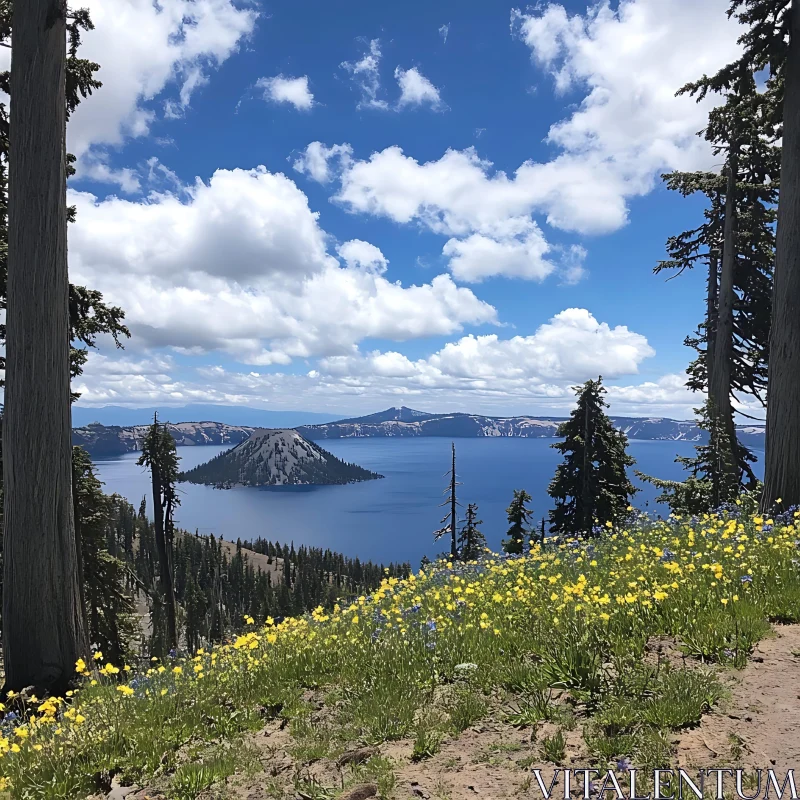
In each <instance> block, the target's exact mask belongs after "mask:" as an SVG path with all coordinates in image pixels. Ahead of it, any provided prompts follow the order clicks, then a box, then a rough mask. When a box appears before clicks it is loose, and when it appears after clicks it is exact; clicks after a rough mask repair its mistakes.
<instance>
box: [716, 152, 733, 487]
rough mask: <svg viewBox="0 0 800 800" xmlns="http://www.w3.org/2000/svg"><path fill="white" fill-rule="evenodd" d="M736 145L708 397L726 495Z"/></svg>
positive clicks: (729, 479) (730, 462) (730, 469)
mask: <svg viewBox="0 0 800 800" xmlns="http://www.w3.org/2000/svg"><path fill="white" fill-rule="evenodd" d="M737 149H738V145H737V144H736V142H735V141H734V142H732V143H731V149H730V153H729V155H728V185H727V189H726V194H725V228H724V239H723V245H722V269H721V271H720V279H719V296H718V300H717V315H716V322H717V324H716V330H715V333H714V357H713V359H712V370H711V374H710V375H709V384H708V390H709V391H708V394H709V399H710V400H711V404H712V406H711V407H712V413H713V414H714V416H715V417H716V418H717V420H718V422H719V427H720V428H721V429H722V430H723V431H724V432H725V434H726V438H727V441H725V440H724V439H723V447H724V452H721V453H720V456H721V463H720V467H721V476H720V477H721V478H722V480H723V481H724V484H723V488H724V490H725V492H724V493H725V494H727V492H728V491H729V490H730V489H732V488H733V487H735V486H737V485H738V482H739V474H738V469H737V467H736V457H735V452H736V427H735V423H734V421H733V407H732V406H731V380H732V379H731V370H732V367H733V304H734V300H735V296H734V289H733V287H734V277H735V272H736V178H737V175H738V172H739V161H738V156H737Z"/></svg>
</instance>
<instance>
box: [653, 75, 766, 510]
mask: <svg viewBox="0 0 800 800" xmlns="http://www.w3.org/2000/svg"><path fill="white" fill-rule="evenodd" d="M705 91H706V89H705V85H704V83H703V82H702V81H700V82H698V83H696V84H689V85H688V86H685V87H684V88H683V89H681V90H680V92H679V94H680V93H692V94H699V95H700V96H704V93H705ZM775 107H776V93H775V91H774V87H768V89H767V91H763V92H761V91H759V90H758V89H757V87H756V84H755V81H754V79H753V76H752V75H749V74H743V75H741V76H740V77H739V79H738V81H737V83H736V85H735V87H734V88H733V90H731V91H730V92H728V95H727V100H726V102H725V104H724V105H722V106H719V107H717V108H715V109H714V110H713V111H712V112H711V113H710V115H709V121H708V125H707V127H706V128H705V130H704V131H701V133H702V134H703V135H704V137H705V138H706V140H708V141H709V142H710V143H711V145H712V148H713V150H714V152H715V153H716V154H724V155H725V156H726V166H725V171H724V173H723V174H721V175H716V174H714V173H704V172H698V173H672V174H670V175H665V176H664V178H665V180H666V181H667V186H668V187H669V188H670V189H673V190H676V191H679V192H680V193H681V194H682V195H684V196H689V195H691V194H695V193H702V194H704V195H705V196H706V197H707V199H708V206H707V208H706V210H705V212H704V214H705V222H704V223H703V224H702V225H701V226H700V227H698V228H696V229H694V230H691V231H687V232H685V233H682V234H680V235H678V236H674V237H671V238H670V239H669V240H668V242H667V247H668V251H669V255H670V258H669V259H668V260H667V261H662V262H661V263H660V264H659V265H658V266H657V267H656V268H655V272H657V273H658V272H660V271H662V270H666V269H671V270H676V271H677V274H680V273H682V272H683V271H685V270H687V269H693V268H694V267H695V266H696V265H698V264H702V263H703V262H705V263H706V264H707V268H708V279H707V286H708V289H707V298H706V313H705V319H704V320H703V323H702V324H701V325H700V326H699V329H698V331H697V333H696V334H695V335H694V336H690V337H687V339H686V341H685V343H686V344H687V345H688V346H690V347H692V348H693V349H694V350H695V351H696V352H697V354H698V356H697V358H696V359H695V361H694V362H693V363H692V364H691V365H690V366H689V368H688V370H687V372H688V374H689V380H688V383H687V385H688V386H689V388H691V389H692V390H693V391H702V392H707V393H708V397H709V400H710V404H709V406H708V407H707V408H706V413H711V411H712V410H713V413H714V414H716V416H717V417H719V420H711V419H708V420H706V423H707V425H711V426H713V427H714V428H715V429H716V428H719V427H720V426H722V427H723V428H724V429H725V431H726V436H725V437H724V442H725V444H724V445H721V446H725V447H727V448H728V449H729V452H728V453H726V454H725V456H724V458H721V459H719V462H718V463H719V465H720V468H722V469H724V470H725V473H724V474H722V475H719V476H717V477H716V478H715V479H714V482H715V484H723V483H724V484H725V486H722V487H721V489H722V491H721V494H723V495H725V496H728V495H730V494H732V493H733V492H735V491H736V490H737V489H738V487H739V486H740V485H741V484H742V483H744V482H746V483H747V484H748V485H749V486H750V487H751V488H752V487H753V486H754V485H755V484H756V477H755V475H754V473H753V471H752V469H751V468H750V463H751V462H752V461H754V460H755V458H754V456H753V455H752V453H750V452H749V451H748V450H747V449H746V448H745V447H744V446H742V445H741V444H740V443H739V442H738V440H737V437H736V427H735V423H734V412H733V403H735V402H738V401H740V400H741V399H742V398H741V395H742V394H749V395H751V396H752V397H754V398H755V399H756V400H758V401H760V402H761V403H762V404H764V403H765V402H766V379H767V366H768V357H769V330H770V307H771V293H772V272H773V264H774V257H775V234H774V223H775V203H776V202H777V197H778V183H777V181H778V171H779V165H780V148H779V147H777V146H776V145H775V144H774V138H775V136H774V124H773V118H774V114H775ZM673 277H674V276H673ZM720 441H723V440H722V439H720Z"/></svg>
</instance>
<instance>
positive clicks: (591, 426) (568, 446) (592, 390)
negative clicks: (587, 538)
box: [548, 378, 638, 535]
mask: <svg viewBox="0 0 800 800" xmlns="http://www.w3.org/2000/svg"><path fill="white" fill-rule="evenodd" d="M575 393H576V395H577V397H578V403H577V406H576V408H575V410H574V411H573V412H572V414H571V415H570V418H569V420H567V422H564V423H562V424H561V425H560V426H559V429H558V435H559V436H562V437H564V441H563V442H557V443H556V444H553V445H551V447H553V448H554V449H556V450H558V451H559V452H560V453H561V454H562V455H563V456H564V461H563V462H562V463H561V464H559V465H558V467H557V469H556V474H555V476H554V478H553V481H552V482H551V484H550V487H549V489H548V494H549V495H550V496H551V497H552V498H554V499H555V501H556V507H555V509H553V510H552V511H551V512H550V529H551V530H552V531H554V532H555V533H557V534H566V535H575V534H580V533H583V534H590V533H591V532H592V530H593V529H594V527H595V525H596V524H600V525H604V524H606V523H611V524H612V525H613V524H615V523H617V522H619V521H620V520H621V519H622V518H623V517H624V516H625V513H626V509H627V507H628V505H629V502H630V498H631V497H632V496H633V495H634V494H635V493H636V492H637V491H638V490H637V489H636V487H634V486H633V484H632V483H631V482H630V480H629V478H628V475H627V472H626V467H629V466H631V465H632V464H634V463H635V462H634V460H633V458H632V457H631V456H629V455H628V454H627V452H626V450H625V448H626V446H627V443H628V439H627V437H626V436H625V434H624V433H623V432H622V431H619V430H617V429H616V428H614V426H613V424H612V422H611V420H610V419H609V418H608V416H606V413H605V412H604V411H603V409H604V408H607V407H608V404H607V403H606V402H605V400H604V399H603V395H604V394H605V389H604V388H603V385H602V378H598V379H597V380H596V381H593V380H590V381H587V382H586V383H585V384H584V385H583V386H579V387H575Z"/></svg>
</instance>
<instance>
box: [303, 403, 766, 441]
mask: <svg viewBox="0 0 800 800" xmlns="http://www.w3.org/2000/svg"><path fill="white" fill-rule="evenodd" d="M564 419H565V418H564V417H531V416H522V417H488V416H482V415H479V414H462V413H452V414H429V413H425V412H422V411H414V410H413V409H410V408H405V407H402V408H390V409H387V410H386V411H381V412H379V413H377V414H370V415H369V416H366V417H357V418H355V419H346V420H339V421H337V422H328V423H324V424H317V425H301V426H299V427H298V428H297V429H296V430H298V431H299V432H300V433H301V434H302V435H303V436H305V438H306V439H310V440H311V441H321V440H323V439H351V438H352V439H357V438H363V437H401V436H402V437H405V436H445V437H448V438H450V437H452V438H479V437H482V436H493V437H507V436H509V437H510V436H517V437H521V438H536V439H540V438H541V439H550V438H554V437H556V435H557V431H558V426H559V424H560V423H562V422H563V421H564ZM611 419H612V421H613V422H614V424H615V425H616V426H617V427H618V428H620V429H621V430H623V431H624V432H625V433H626V434H627V435H628V437H629V438H630V439H649V440H668V441H688V442H700V441H703V440H704V439H705V436H706V434H705V433H704V432H703V431H702V430H700V428H698V427H697V425H696V423H694V422H692V421H682V420H674V419H667V418H665V417H649V418H642V417H612V418H611ZM739 430H740V436H741V440H742V443H743V444H746V445H748V446H754V447H760V446H763V440H764V426H763V425H761V426H759V425H747V426H743V427H741V428H740V429H739Z"/></svg>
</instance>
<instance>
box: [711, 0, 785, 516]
mask: <svg viewBox="0 0 800 800" xmlns="http://www.w3.org/2000/svg"><path fill="white" fill-rule="evenodd" d="M728 16H729V17H736V18H737V20H738V21H739V22H740V23H741V24H742V25H743V26H744V27H745V32H744V33H743V34H742V36H741V37H740V39H739V42H740V44H741V45H742V48H743V52H742V55H741V56H740V58H738V59H737V60H736V61H734V62H733V63H731V64H728V65H727V66H726V67H724V68H723V69H721V70H720V71H719V72H717V73H716V74H715V75H713V76H711V77H708V76H704V77H703V78H702V79H701V80H700V81H698V82H697V84H696V86H697V89H698V96H699V97H701V98H702V97H703V96H704V95H705V94H706V93H708V92H717V93H725V92H728V93H730V92H735V90H736V87H737V85H738V84H739V83H740V82H741V80H742V76H743V75H749V76H757V75H759V76H760V75H761V74H764V73H765V74H766V77H767V86H768V92H770V93H774V95H775V98H776V103H775V110H774V115H773V119H772V122H773V123H774V126H775V127H774V139H778V138H779V137H780V138H781V140H782V148H781V166H780V196H779V199H778V213H777V232H776V245H775V269H774V285H773V295H772V299H773V302H772V324H771V328H770V340H769V351H770V364H769V395H768V402H767V438H766V457H765V475H764V497H763V504H764V507H765V508H771V507H772V506H773V504H774V503H775V502H776V501H777V500H778V499H779V498H780V499H782V500H783V502H784V504H787V505H794V504H800V446H798V442H800V404H799V403H798V402H797V397H798V396H799V395H800V313H798V298H800V0H732V1H731V4H730V7H729V10H728Z"/></svg>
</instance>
